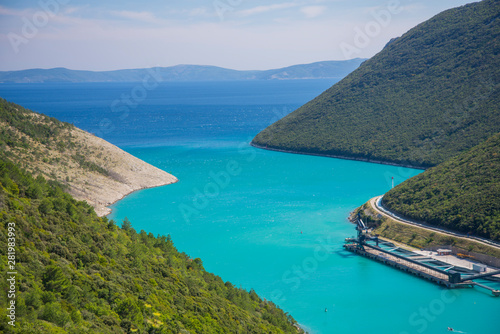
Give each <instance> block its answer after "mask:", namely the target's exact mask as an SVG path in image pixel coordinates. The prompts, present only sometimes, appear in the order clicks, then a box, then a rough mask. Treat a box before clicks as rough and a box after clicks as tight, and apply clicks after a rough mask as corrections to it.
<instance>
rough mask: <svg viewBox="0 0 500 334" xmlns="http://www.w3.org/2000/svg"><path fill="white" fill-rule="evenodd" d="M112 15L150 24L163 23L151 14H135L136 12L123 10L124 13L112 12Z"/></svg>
mask: <svg viewBox="0 0 500 334" xmlns="http://www.w3.org/2000/svg"><path fill="white" fill-rule="evenodd" d="M111 14H113V15H115V16H117V17H121V18H124V19H128V20H132V21H141V22H149V23H158V22H160V21H161V20H160V19H158V18H157V17H156V16H155V15H154V14H153V13H150V12H134V11H128V10H122V11H112V12H111Z"/></svg>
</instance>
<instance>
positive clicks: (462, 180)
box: [383, 133, 500, 240]
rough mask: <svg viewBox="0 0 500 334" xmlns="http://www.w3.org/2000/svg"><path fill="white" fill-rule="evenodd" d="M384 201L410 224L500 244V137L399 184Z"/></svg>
mask: <svg viewBox="0 0 500 334" xmlns="http://www.w3.org/2000/svg"><path fill="white" fill-rule="evenodd" d="M383 202H384V205H385V206H386V207H387V208H389V209H391V210H393V211H395V212H398V213H400V214H402V215H404V216H406V217H409V218H412V219H416V220H421V221H425V222H427V223H428V224H432V225H436V226H442V227H445V228H447V229H450V230H456V231H460V232H464V233H470V234H471V235H477V236H482V237H486V238H489V239H492V240H500V133H499V134H496V135H494V136H493V137H491V138H490V139H488V140H487V141H486V142H484V143H482V144H480V145H478V146H476V147H474V148H472V149H471V150H470V151H468V152H465V153H462V154H461V155H459V156H458V157H456V158H452V159H450V160H448V161H446V162H444V163H442V164H441V165H439V166H437V167H434V168H431V169H429V170H427V171H425V172H424V173H422V174H419V175H417V176H415V177H413V178H411V179H409V180H407V181H405V182H403V183H402V184H400V185H399V186H397V187H395V188H394V189H392V190H390V191H389V192H388V193H387V194H385V195H384V198H383Z"/></svg>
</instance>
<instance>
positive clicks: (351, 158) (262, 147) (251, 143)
mask: <svg viewBox="0 0 500 334" xmlns="http://www.w3.org/2000/svg"><path fill="white" fill-rule="evenodd" d="M250 146H253V147H255V148H260V149H263V150H267V151H275V152H282V153H292V154H301V155H311V156H316V157H325V158H334V159H342V160H353V161H361V162H369V163H374V164H380V165H389V166H396V167H404V168H412V169H420V170H427V169H429V168H431V167H432V166H430V167H422V166H413V165H409V164H403V163H397V162H390V161H383V160H372V159H368V158H357V157H350V156H346V155H334V154H320V153H312V152H311V153H309V152H298V151H292V150H284V149H279V148H272V147H264V146H261V145H258V144H255V143H254V142H250Z"/></svg>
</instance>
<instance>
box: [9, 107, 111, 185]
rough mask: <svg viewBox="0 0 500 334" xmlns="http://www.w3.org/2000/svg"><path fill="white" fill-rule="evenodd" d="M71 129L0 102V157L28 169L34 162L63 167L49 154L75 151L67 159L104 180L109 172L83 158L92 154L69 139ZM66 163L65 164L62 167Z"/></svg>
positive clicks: (59, 158)
mask: <svg viewBox="0 0 500 334" xmlns="http://www.w3.org/2000/svg"><path fill="white" fill-rule="evenodd" d="M74 128H75V127H74V126H73V125H72V124H69V123H65V122H61V121H59V120H57V119H55V118H53V117H49V116H46V115H43V114H38V113H34V112H32V111H30V110H27V109H25V108H23V107H22V106H20V105H17V104H15V103H12V102H8V101H6V100H4V99H2V98H0V156H7V157H9V158H10V159H12V160H14V161H15V162H17V163H20V164H22V165H23V166H24V167H27V168H30V167H32V166H33V165H34V161H35V160H39V161H41V162H43V163H47V164H50V165H62V164H61V157H60V156H52V155H51V154H50V152H52V153H54V152H57V153H62V152H69V151H73V150H75V151H76V153H75V154H72V155H71V157H70V158H71V160H72V161H73V162H74V163H76V164H78V165H79V166H80V167H81V168H82V169H83V170H86V171H91V172H97V173H100V174H103V175H105V176H107V175H108V171H107V170H106V169H105V168H104V167H102V166H99V165H98V164H96V163H95V162H93V161H89V160H88V158H87V157H86V156H92V155H93V152H88V150H87V149H86V147H85V143H79V142H77V141H75V139H74V138H72V136H71V130H72V129H74ZM27 160H30V161H27ZM68 162H69V161H65V164H66V165H67V164H68ZM30 169H31V170H32V171H33V169H32V168H30ZM40 172H42V173H43V172H44V171H43V170H41V171H40ZM45 172H46V171H45ZM44 174H45V176H46V177H48V178H52V179H56V177H52V175H50V173H47V172H46V173H44Z"/></svg>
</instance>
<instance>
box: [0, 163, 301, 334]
mask: <svg viewBox="0 0 500 334" xmlns="http://www.w3.org/2000/svg"><path fill="white" fill-rule="evenodd" d="M9 228H10V230H9ZM9 232H10V233H13V234H15V252H16V263H15V271H17V275H16V290H17V291H16V298H15V300H16V327H11V326H10V325H9V324H7V321H5V319H7V318H6V315H7V314H6V312H7V310H6V309H7V302H8V301H9V299H7V293H5V292H6V291H8V287H7V284H8V282H7V281H6V280H5V279H3V280H1V281H0V289H1V290H2V291H3V292H4V293H1V294H0V317H1V318H2V319H3V320H2V321H1V322H0V332H2V333H7V332H8V333H19V334H21V333H22V334H24V333H134V332H136V333H297V332H299V330H297V328H296V327H295V326H294V325H295V321H294V320H293V319H292V318H291V317H290V316H289V315H288V314H286V313H284V312H283V311H282V310H280V309H279V308H277V307H276V306H275V305H274V304H273V303H271V302H268V301H265V300H262V299H261V298H259V297H258V296H257V294H256V293H255V292H254V291H250V292H248V291H245V290H243V289H241V288H237V287H235V286H233V285H232V284H231V283H229V282H223V281H222V279H221V278H220V277H218V276H215V275H213V274H211V273H208V272H206V271H205V270H204V269H203V264H202V261H201V260H200V259H199V258H197V259H192V258H190V257H189V256H188V255H186V254H184V253H180V252H178V251H177V250H176V248H175V247H174V244H173V242H172V240H171V239H170V237H169V236H156V237H155V236H153V235H152V234H151V233H146V232H145V231H140V233H137V232H136V231H135V230H134V229H133V228H132V225H131V223H130V222H129V221H128V220H125V221H124V222H123V223H122V224H121V228H120V227H118V226H117V225H116V223H115V222H114V221H112V220H111V221H109V220H108V219H107V218H105V217H104V218H99V217H97V215H96V214H95V212H94V210H93V208H92V207H90V206H89V205H88V204H86V203H85V202H79V201H76V200H75V199H73V198H72V197H71V196H70V195H69V194H67V193H65V192H64V191H63V190H62V188H61V187H60V186H59V185H58V184H57V182H54V181H47V180H46V179H45V178H43V177H42V176H38V177H36V178H34V177H33V176H32V175H31V174H30V173H27V172H25V171H23V170H21V169H19V168H18V167H17V166H16V165H15V164H13V163H11V162H9V161H7V160H6V159H5V158H0V244H2V245H4V246H5V247H1V248H0V257H1V261H0V270H1V271H2V272H3V273H6V272H8V271H12V269H9V268H8V267H7V264H8V261H7V260H8V254H7V244H8V239H7V238H8V236H9Z"/></svg>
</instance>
